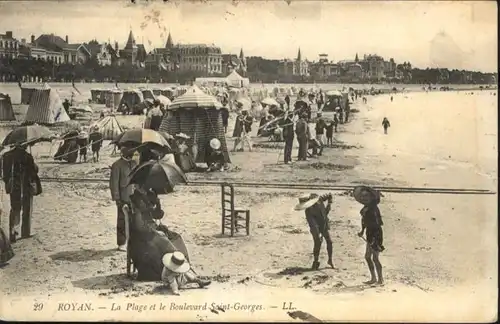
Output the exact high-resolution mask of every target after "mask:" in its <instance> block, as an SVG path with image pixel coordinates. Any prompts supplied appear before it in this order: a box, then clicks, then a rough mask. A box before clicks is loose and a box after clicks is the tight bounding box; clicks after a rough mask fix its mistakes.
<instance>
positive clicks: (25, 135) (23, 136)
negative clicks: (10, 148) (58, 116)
mask: <svg viewBox="0 0 500 324" xmlns="http://www.w3.org/2000/svg"><path fill="white" fill-rule="evenodd" d="M54 137H55V135H54V134H53V133H52V132H51V131H50V130H49V129H48V128H47V127H44V126H40V125H29V126H21V127H17V128H16V129H14V130H13V131H11V132H10V133H9V134H7V136H6V137H5V139H4V140H3V142H2V145H3V146H7V145H15V144H20V145H22V144H27V145H33V144H36V143H38V142H43V141H46V142H50V141H52V139H53V138H54Z"/></svg>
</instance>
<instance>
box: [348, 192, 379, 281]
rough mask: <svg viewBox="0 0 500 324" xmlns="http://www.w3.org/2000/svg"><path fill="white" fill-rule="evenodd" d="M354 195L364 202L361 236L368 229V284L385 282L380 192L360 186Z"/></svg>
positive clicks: (366, 257) (357, 199)
mask: <svg viewBox="0 0 500 324" xmlns="http://www.w3.org/2000/svg"><path fill="white" fill-rule="evenodd" d="M353 196H354V198H355V199H356V201H358V202H359V203H361V204H363V208H362V209H361V211H360V214H361V217H362V218H361V231H360V232H359V233H358V236H359V237H363V234H364V232H365V230H366V251H365V260H366V263H367V264H368V269H369V270H370V276H371V278H370V280H369V281H366V282H365V283H366V284H374V283H378V284H383V283H384V278H383V275H382V264H381V263H380V260H379V253H380V252H382V251H384V249H385V248H384V246H383V232H382V225H384V223H383V222H382V215H381V214H380V210H379V208H378V206H377V205H378V204H379V203H380V193H379V192H378V191H376V190H374V189H372V188H370V187H365V186H358V187H355V188H354V190H353ZM375 270H376V272H377V274H378V280H377V277H376V276H375Z"/></svg>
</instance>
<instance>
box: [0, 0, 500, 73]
mask: <svg viewBox="0 0 500 324" xmlns="http://www.w3.org/2000/svg"><path fill="white" fill-rule="evenodd" d="M172 1H173V2H172ZM496 5H497V4H496V2H494V1H485V2H481V1H461V2H457V1H448V2H444V1H443V2H438V1H429V2H424V1H401V2H398V1H387V2H385V1H359V2H356V1H346V2H343V1H295V0H292V2H291V3H290V4H288V3H287V2H285V1H283V0H275V1H239V2H235V1H229V0H228V1H225V0H197V1H195V0H193V1H188V0H170V2H168V3H163V1H161V0H149V1H148V2H146V0H136V4H132V3H131V2H130V1H127V0H98V1H95V0H66V1H18V0H16V1H0V33H5V31H8V30H9V31H13V33H14V37H16V38H18V39H21V38H26V39H27V40H29V39H30V35H31V34H34V35H35V36H36V37H38V36H39V35H40V34H43V33H49V34H50V33H54V34H56V35H59V36H61V37H63V38H64V36H65V35H68V36H69V41H70V43H79V42H87V41H89V40H91V39H97V40H98V41H102V42H104V41H109V40H110V41H112V42H115V41H117V42H118V43H119V45H120V47H122V46H123V45H124V44H125V42H126V40H127V37H128V33H129V31H130V29H132V31H133V33H134V35H135V37H136V41H137V43H138V44H140V43H144V45H145V47H146V49H147V50H152V49H153V48H155V47H163V46H164V44H165V41H166V38H167V35H168V32H169V31H170V32H171V34H172V38H173V41H174V43H208V44H211V43H214V44H216V45H217V46H220V47H221V49H222V52H223V53H231V54H238V53H239V52H240V49H241V48H243V51H244V53H245V56H263V57H266V58H269V59H282V58H295V57H296V56H297V51H298V48H299V47H300V49H301V52H302V57H303V58H307V59H308V60H310V61H313V60H316V61H317V60H318V55H319V54H320V53H325V54H328V58H329V59H330V60H333V61H335V62H336V61H339V60H343V59H354V56H355V55H356V53H358V55H359V57H360V58H361V57H362V56H363V55H364V54H378V55H381V56H383V57H384V58H386V59H389V58H391V57H392V58H394V59H395V61H396V62H401V63H402V62H403V61H409V62H411V63H412V65H413V66H415V67H420V68H425V67H440V68H450V69H454V68H456V69H466V70H478V71H483V72H496V71H497V69H498V67H497V57H498V50H497V47H498V46H497V41H498V37H497V24H498V21H497V8H496ZM148 16H149V17H151V18H149V19H148V18H147V17H148ZM155 19H156V22H155V21H153V20H155Z"/></svg>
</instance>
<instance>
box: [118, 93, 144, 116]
mask: <svg viewBox="0 0 500 324" xmlns="http://www.w3.org/2000/svg"><path fill="white" fill-rule="evenodd" d="M143 101H144V95H143V94H142V92H141V91H140V90H137V89H134V90H125V91H123V96H122V99H121V100H120V104H119V107H118V111H119V112H121V111H122V106H127V107H128V109H129V110H131V109H133V108H134V107H136V106H137V105H138V104H140V103H142V102H143Z"/></svg>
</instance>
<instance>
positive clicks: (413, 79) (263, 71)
mask: <svg viewBox="0 0 500 324" xmlns="http://www.w3.org/2000/svg"><path fill="white" fill-rule="evenodd" d="M397 68H398V69H399V70H400V71H401V75H402V78H400V79H396V78H387V79H382V80H367V79H361V80H350V79H349V77H348V76H346V75H345V74H341V75H340V76H331V77H328V78H327V79H326V80H325V79H319V78H317V77H316V76H315V75H314V73H313V74H312V75H310V76H283V75H280V73H279V61H278V60H268V59H265V58H262V57H248V58H247V72H246V75H245V76H246V77H248V78H250V81H252V82H263V83H274V82H281V83H312V82H343V83H348V82H353V81H357V82H362V83H370V82H371V83H379V82H390V83H411V84H489V83H496V82H497V80H498V75H497V73H482V72H477V71H464V70H456V69H454V70H449V69H435V68H426V69H418V68H414V67H411V65H410V64H409V63H406V62H405V64H400V65H398V66H397ZM202 76H206V75H204V74H203V72H201V71H165V70H162V69H160V68H159V67H157V66H156V65H154V66H146V67H145V68H143V67H138V66H133V65H122V66H116V65H107V66H101V65H99V63H98V62H97V60H96V59H95V58H92V59H90V60H88V61H87V62H86V63H84V64H55V63H53V62H50V61H45V60H41V59H7V58H3V59H1V60H0V78H1V80H3V81H12V82H16V81H26V80H29V79H30V78H33V79H34V78H37V79H38V80H44V81H47V82H51V81H52V82H71V81H75V82H79V81H86V82H120V83H127V82H130V83H145V82H151V83H158V82H164V83H180V84H186V83H189V82H191V81H193V80H194V79H195V78H197V77H202ZM211 76H216V77H222V76H224V75H222V74H218V75H211Z"/></svg>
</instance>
